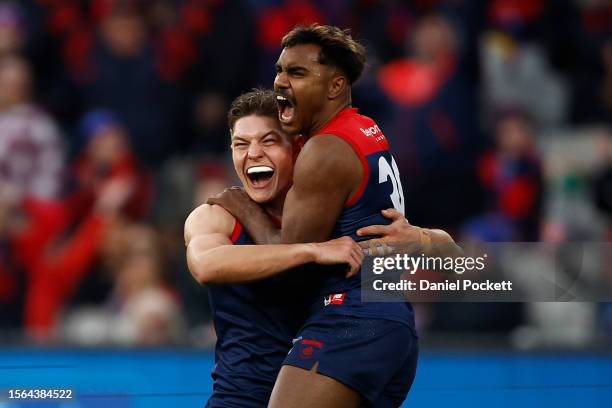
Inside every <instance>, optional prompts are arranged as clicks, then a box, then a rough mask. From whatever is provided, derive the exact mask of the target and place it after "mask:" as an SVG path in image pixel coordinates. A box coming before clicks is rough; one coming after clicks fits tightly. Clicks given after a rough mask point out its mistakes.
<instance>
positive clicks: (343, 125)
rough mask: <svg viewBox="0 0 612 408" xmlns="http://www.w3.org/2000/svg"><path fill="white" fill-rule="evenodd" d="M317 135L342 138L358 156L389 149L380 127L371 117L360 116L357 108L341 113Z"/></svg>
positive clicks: (347, 109)
mask: <svg viewBox="0 0 612 408" xmlns="http://www.w3.org/2000/svg"><path fill="white" fill-rule="evenodd" d="M317 134H318V135H336V136H338V137H341V138H342V139H344V140H346V141H347V142H348V143H349V144H350V145H351V146H352V147H353V149H355V150H356V152H357V154H360V155H361V154H363V155H364V156H367V155H369V154H372V153H376V152H379V151H381V150H388V149H389V143H388V142H387V138H386V137H385V135H384V134H383V132H382V131H381V130H380V128H379V127H378V125H377V124H376V123H375V122H374V121H373V120H372V119H370V118H369V117H367V116H363V115H360V114H359V112H358V110H357V108H346V109H344V110H342V111H340V112H339V113H338V114H337V115H336V116H334V117H333V118H332V120H330V121H329V122H327V124H326V125H325V126H323V128H322V129H321V130H320V131H319V132H318V133H317Z"/></svg>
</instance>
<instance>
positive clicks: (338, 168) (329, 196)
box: [281, 135, 363, 243]
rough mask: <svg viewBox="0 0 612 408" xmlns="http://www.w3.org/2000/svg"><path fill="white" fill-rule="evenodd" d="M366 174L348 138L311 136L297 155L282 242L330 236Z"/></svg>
mask: <svg viewBox="0 0 612 408" xmlns="http://www.w3.org/2000/svg"><path fill="white" fill-rule="evenodd" d="M362 177H363V168H362V166H361V163H360V161H359V158H358V157H357V155H356V154H355V152H354V151H353V149H352V148H351V147H350V146H349V145H348V144H347V143H346V142H345V141H344V140H342V139H340V138H338V137H335V136H331V135H321V136H316V137H314V138H312V139H311V140H309V141H308V142H307V143H306V144H305V145H304V148H303V149H302V151H301V152H300V154H299V156H298V158H297V161H296V163H295V169H294V172H293V186H292V187H291V189H290V190H289V192H288V193H287V198H286V199H285V206H284V208H283V223H282V225H283V228H282V233H281V242H283V243H297V242H321V241H325V240H326V239H329V236H330V235H331V232H332V230H333V227H334V224H335V223H336V220H337V218H338V216H339V215H340V213H341V212H342V208H343V206H344V204H345V203H346V201H347V200H348V198H349V197H350V196H351V195H352V194H354V193H355V192H356V191H357V190H358V188H359V184H360V182H361V178H362Z"/></svg>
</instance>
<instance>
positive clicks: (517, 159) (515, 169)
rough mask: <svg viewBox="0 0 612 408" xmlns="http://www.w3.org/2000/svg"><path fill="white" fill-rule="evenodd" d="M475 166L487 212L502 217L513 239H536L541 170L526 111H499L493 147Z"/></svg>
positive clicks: (540, 202)
mask: <svg viewBox="0 0 612 408" xmlns="http://www.w3.org/2000/svg"><path fill="white" fill-rule="evenodd" d="M478 170H479V178H480V182H481V183H482V186H483V188H484V190H485V191H486V193H487V194H488V197H487V200H486V202H487V212H488V213H489V214H495V215H496V216H498V217H499V218H498V219H499V220H504V222H506V223H507V225H509V226H510V227H511V228H512V230H513V231H514V233H513V234H512V235H513V238H514V239H516V240H519V241H538V239H539V231H540V221H541V209H542V194H543V191H542V189H543V187H542V186H543V180H542V170H541V164H540V157H539V153H538V151H537V148H536V145H535V135H534V129H533V125H532V122H531V121H530V119H529V117H528V116H527V115H526V114H525V113H523V112H521V111H516V110H508V111H506V112H504V113H502V114H501V115H500V117H499V119H498V120H497V123H496V126H495V148H494V150H493V151H490V152H487V153H485V154H484V156H483V157H482V158H481V159H480V162H479V169H478ZM500 222H501V221H500ZM500 225H501V224H500Z"/></svg>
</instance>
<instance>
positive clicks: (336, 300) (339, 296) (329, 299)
mask: <svg viewBox="0 0 612 408" xmlns="http://www.w3.org/2000/svg"><path fill="white" fill-rule="evenodd" d="M345 298H346V293H334V294H332V295H327V296H325V297H324V298H323V305H324V306H329V305H341V304H343V303H344V299H345Z"/></svg>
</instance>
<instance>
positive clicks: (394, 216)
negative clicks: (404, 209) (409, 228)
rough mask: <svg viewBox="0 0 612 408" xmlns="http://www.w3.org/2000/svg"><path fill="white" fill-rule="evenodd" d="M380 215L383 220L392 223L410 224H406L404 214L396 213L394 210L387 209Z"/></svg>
mask: <svg viewBox="0 0 612 408" xmlns="http://www.w3.org/2000/svg"><path fill="white" fill-rule="evenodd" d="M381 213H382V215H383V216H384V217H385V218H388V219H390V220H391V221H393V222H395V221H401V222H405V223H406V224H410V222H408V220H407V219H406V218H405V217H404V214H402V213H401V212H399V211H397V210H396V209H395V208H387V209H386V210H382V211H381Z"/></svg>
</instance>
